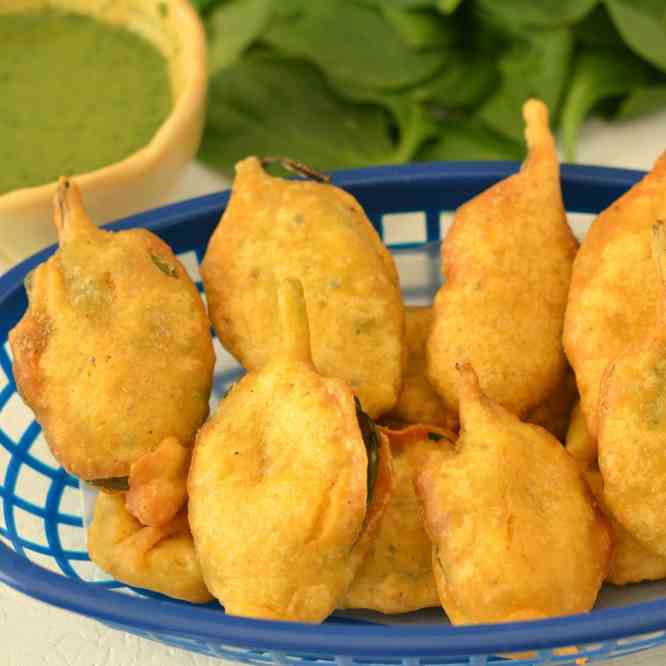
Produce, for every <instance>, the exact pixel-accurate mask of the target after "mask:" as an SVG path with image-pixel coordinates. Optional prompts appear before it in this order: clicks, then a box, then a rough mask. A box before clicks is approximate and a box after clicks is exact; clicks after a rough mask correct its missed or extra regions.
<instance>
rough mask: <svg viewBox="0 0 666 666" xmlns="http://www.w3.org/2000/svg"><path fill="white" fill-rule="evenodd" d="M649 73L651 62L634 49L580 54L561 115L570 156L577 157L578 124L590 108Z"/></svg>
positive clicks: (637, 82)
mask: <svg viewBox="0 0 666 666" xmlns="http://www.w3.org/2000/svg"><path fill="white" fill-rule="evenodd" d="M649 74H650V68H649V66H648V65H647V64H646V63H644V62H642V61H641V60H639V59H638V58H636V57H635V56H633V55H632V54H630V53H621V52H616V51H610V50H607V51H601V50H594V51H583V52H582V53H581V54H580V55H579V56H578V58H577V59H576V63H575V67H574V73H573V77H572V79H571V85H570V86H569V92H568V93H567V97H566V100H565V101H564V105H563V107H562V116H561V118H560V124H561V129H562V140H563V143H564V154H565V157H566V159H567V160H573V159H574V158H575V146H576V135H577V133H578V128H579V127H580V126H581V125H582V123H583V122H584V121H585V119H586V118H587V116H588V115H589V114H590V112H591V111H592V110H594V108H595V107H596V106H597V105H598V104H599V103H600V102H601V101H602V100H604V99H607V98H609V97H619V96H621V95H624V94H626V93H627V92H629V91H630V90H632V89H633V88H635V87H636V86H640V85H641V83H643V82H645V81H646V80H647V79H648V77H649Z"/></svg>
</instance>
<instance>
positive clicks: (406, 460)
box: [342, 425, 455, 613]
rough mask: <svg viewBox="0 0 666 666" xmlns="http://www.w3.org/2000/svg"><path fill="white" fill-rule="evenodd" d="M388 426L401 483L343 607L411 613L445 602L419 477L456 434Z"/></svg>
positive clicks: (395, 471) (396, 480)
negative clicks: (437, 580) (434, 565)
mask: <svg viewBox="0 0 666 666" xmlns="http://www.w3.org/2000/svg"><path fill="white" fill-rule="evenodd" d="M382 432H383V433H384V434H385V435H386V436H387V437H388V440H389V444H390V446H391V457H392V460H393V478H394V485H395V488H394V490H393V495H392V496H391V500H390V501H389V504H388V506H387V507H386V512H385V513H384V516H383V518H382V522H381V526H380V528H379V533H378V534H377V537H376V538H375V539H374V541H373V542H372V544H371V545H370V550H369V552H368V556H367V557H366V560H365V562H364V563H363V566H362V567H361V568H360V570H359V572H358V573H357V574H356V578H354V582H353V583H352V585H351V587H350V588H349V590H348V592H347V594H346V596H345V599H344V601H343V603H342V607H343V608H370V609H373V610H377V611H380V612H382V613H408V612H410V611H414V610H418V609H419V608H428V607H431V606H439V597H438V595H437V586H436V585H435V578H434V576H433V572H432V544H431V543H430V539H429V538H428V535H427V534H426V532H425V527H424V526H423V515H422V512H421V507H420V505H419V501H418V499H417V497H416V493H415V491H414V483H413V477H414V475H415V474H417V473H418V472H419V471H420V470H421V469H422V468H423V467H424V465H425V464H426V462H427V461H428V460H430V458H431V457H437V458H438V459H442V458H444V457H445V456H447V455H448V454H450V453H451V451H452V445H453V443H454V442H455V435H454V434H453V433H452V432H450V431H447V430H442V429H441V428H433V427H431V426H423V425H415V426H410V427H409V428H405V429H404V430H389V429H386V428H382Z"/></svg>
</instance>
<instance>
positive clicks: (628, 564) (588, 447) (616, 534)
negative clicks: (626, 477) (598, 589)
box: [567, 405, 666, 585]
mask: <svg viewBox="0 0 666 666" xmlns="http://www.w3.org/2000/svg"><path fill="white" fill-rule="evenodd" d="M567 451H569V453H570V454H571V456H572V457H573V458H574V460H575V461H576V462H577V463H578V466H579V469H580V471H581V473H582V474H583V476H584V477H585V480H586V481H587V483H588V485H589V486H590V489H591V490H592V493H593V494H594V496H595V498H596V500H597V502H598V505H599V507H600V508H601V510H602V511H603V512H604V514H605V515H606V518H607V519H608V521H609V523H610V526H611V531H612V534H613V554H612V557H611V561H610V565H609V567H608V575H607V576H606V581H607V582H609V583H613V584H614V585H626V584H627V583H639V582H641V581H644V580H659V579H661V578H666V557H661V556H660V555H657V554H656V553H653V552H651V551H649V550H648V549H647V548H645V547H644V546H643V545H641V543H640V542H638V541H637V540H636V539H634V537H633V536H631V534H629V532H627V530H626V529H624V527H622V525H621V524H620V523H619V522H618V521H617V520H616V519H615V518H614V517H613V514H612V513H611V511H610V509H609V508H608V506H606V503H605V500H604V485H603V479H602V477H601V472H600V471H599V466H598V464H597V442H596V440H595V439H594V438H593V437H592V435H590V433H589V432H588V430H587V424H586V422H585V416H584V414H583V412H582V410H581V409H580V405H576V407H575V408H574V410H573V412H572V415H571V424H570V426H569V432H568V433H567Z"/></svg>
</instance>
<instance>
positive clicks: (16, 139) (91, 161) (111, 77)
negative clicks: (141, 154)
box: [0, 10, 172, 194]
mask: <svg viewBox="0 0 666 666" xmlns="http://www.w3.org/2000/svg"><path fill="white" fill-rule="evenodd" d="M0 45H1V46H0V194H4V193H6V192H10V191H12V190H15V189H18V188H21V187H31V186H34V185H43V184H45V183H49V182H51V181H53V180H56V179H57V178H58V176H67V175H73V174H77V173H85V172H87V171H92V170H94V169H99V168H100V167H103V166H107V165H109V164H112V163H113V162H118V161H119V160H122V159H123V158H125V157H127V156H128V155H130V154H131V153H133V152H135V151H136V150H138V149H139V148H141V147H142V146H145V145H146V144H147V143H148V142H149V141H150V139H151V138H152V136H153V135H154V134H155V131H156V130H157V128H158V127H159V126H160V125H161V124H162V123H163V121H164V120H165V118H166V117H167V116H168V115H169V113H170V111H171V105H172V102H171V90H170V85H169V77H168V72H167V63H166V60H165V58H164V57H163V56H162V54H161V53H160V52H159V51H158V50H157V48H155V47H154V46H153V45H152V44H150V43H149V42H148V41H146V40H145V39H144V38H142V37H141V36H139V35H137V34H135V33H132V32H130V31H129V30H125V29H122V28H116V27H114V26H110V25H107V24H105V23H103V22H101V21H97V20H95V19H93V18H90V17H87V16H82V15H78V14H69V13H65V12H60V11H56V10H45V11H36V12H26V13H18V14H0Z"/></svg>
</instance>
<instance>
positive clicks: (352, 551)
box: [188, 280, 392, 622]
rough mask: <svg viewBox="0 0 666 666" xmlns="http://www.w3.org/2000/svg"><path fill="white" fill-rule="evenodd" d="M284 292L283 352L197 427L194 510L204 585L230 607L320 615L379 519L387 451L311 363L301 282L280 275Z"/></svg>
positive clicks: (333, 603)
mask: <svg viewBox="0 0 666 666" xmlns="http://www.w3.org/2000/svg"><path fill="white" fill-rule="evenodd" d="M277 300H278V312H279V314H280V317H279V321H281V325H280V327H279V328H280V333H281V336H280V337H281V340H282V345H283V346H282V351H281V352H280V353H278V354H277V355H276V356H275V358H273V359H272V360H270V361H268V362H267V363H266V364H265V365H264V366H263V367H262V368H261V369H260V370H256V371H251V372H249V373H248V374H247V375H245V377H243V379H241V380H240V381H239V382H238V383H237V384H236V385H235V386H234V387H233V388H232V389H231V391H230V392H229V393H228V394H227V396H226V397H225V398H224V400H222V402H221V403H220V405H219V407H218V410H217V413H216V414H215V415H214V416H213V417H212V418H211V419H210V420H209V421H208V422H207V423H206V425H205V426H204V427H203V428H202V429H201V430H200V431H199V434H198V436H197V439H196V444H195V447H194V451H193V456H192V465H191V467H190V474H189V482H188V490H189V518H190V525H191V528H192V534H193V536H194V543H195V546H196V550H197V555H198V557H199V561H200V563H201V568H202V571H203V575H204V579H205V581H206V584H207V586H208V589H209V590H210V591H211V592H212V593H213V594H214V595H215V597H217V598H218V599H219V600H220V602H221V603H222V604H223V605H224V606H225V609H226V611H227V612H228V613H230V614H233V615H245V616H250V617H256V618H267V619H280V620H298V621H303V622H321V621H322V620H324V619H325V618H326V617H327V616H328V615H329V614H330V613H331V612H332V611H333V610H334V609H335V608H336V607H337V606H338V605H339V604H340V602H341V600H342V598H343V597H344V594H345V593H346V591H347V588H348V587H349V585H350V584H351V582H352V580H353V578H354V576H355V574H356V572H357V571H358V569H359V567H360V565H361V564H362V561H363V559H364V557H365V555H366V553H367V549H368V547H369V545H370V542H371V540H372V538H374V535H375V534H376V532H377V530H378V528H379V523H380V521H381V517H382V514H383V512H384V509H385V507H386V504H387V503H388V500H389V497H390V494H391V490H392V481H391V465H390V450H389V447H388V442H387V440H386V438H385V437H384V436H383V435H382V434H381V433H380V432H379V431H376V430H375V429H374V425H373V424H372V422H371V421H369V419H367V417H365V416H364V415H362V414H359V413H358V412H357V409H358V408H357V406H356V404H355V398H354V396H353V394H352V392H351V390H350V389H349V387H348V386H347V384H346V383H345V382H344V381H342V380H340V379H337V378H326V377H323V376H321V375H319V374H318V372H317V371H316V370H315V367H314V365H313V363H312V359H311V356H310V341H309V331H308V317H307V314H306V309H305V308H306V306H305V301H304V297H303V291H302V287H301V285H300V283H298V282H295V281H293V280H287V281H285V282H283V283H282V284H281V286H280V288H279V289H278V298H277ZM359 416H360V418H359ZM367 443H369V446H368V450H367V451H366V444H367Z"/></svg>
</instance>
